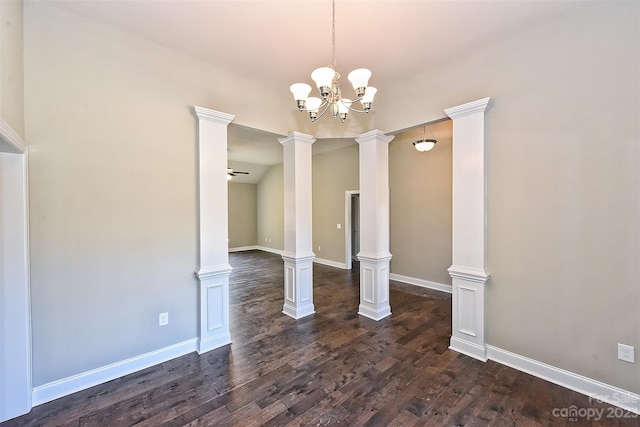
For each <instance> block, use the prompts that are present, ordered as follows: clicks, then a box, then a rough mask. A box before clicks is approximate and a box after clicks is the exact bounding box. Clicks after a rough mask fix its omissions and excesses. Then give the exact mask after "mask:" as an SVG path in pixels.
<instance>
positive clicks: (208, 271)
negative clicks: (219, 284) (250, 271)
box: [195, 263, 233, 280]
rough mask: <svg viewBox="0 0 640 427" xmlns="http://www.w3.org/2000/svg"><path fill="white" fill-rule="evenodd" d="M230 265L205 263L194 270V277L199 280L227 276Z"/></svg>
mask: <svg viewBox="0 0 640 427" xmlns="http://www.w3.org/2000/svg"><path fill="white" fill-rule="evenodd" d="M231 270H233V268H231V265H229V264H228V263H227V264H219V265H207V266H204V267H199V268H198V269H197V270H196V271H195V275H196V278H197V279H199V280H205V279H211V278H214V277H220V276H228V275H229V274H230V273H231Z"/></svg>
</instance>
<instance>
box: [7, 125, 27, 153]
mask: <svg viewBox="0 0 640 427" xmlns="http://www.w3.org/2000/svg"><path fill="white" fill-rule="evenodd" d="M0 139H1V140H2V142H3V143H4V144H2V146H0V151H6V152H11V153H17V154H24V153H25V152H26V151H27V146H26V144H25V143H24V140H23V139H22V138H21V137H20V135H18V133H17V132H16V131H14V130H13V128H12V127H11V126H9V123H7V122H5V121H4V119H3V118H2V117H0ZM5 145H6V146H5Z"/></svg>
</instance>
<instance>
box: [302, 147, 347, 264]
mask: <svg viewBox="0 0 640 427" xmlns="http://www.w3.org/2000/svg"><path fill="white" fill-rule="evenodd" d="M314 144H322V140H318V141H316V142H315V143H314ZM312 167H313V187H312V188H313V251H314V252H315V254H316V257H317V258H320V259H325V260H329V261H334V262H339V263H344V262H345V254H344V246H345V237H344V232H345V191H350V190H357V189H358V188H359V184H358V146H357V145H355V144H354V145H352V146H349V147H347V148H343V149H340V150H334V151H329V152H327V153H322V154H316V155H315V156H313V166H312ZM337 224H340V225H341V226H342V228H341V229H338V228H337ZM318 246H320V248H321V249H320V250H318Z"/></svg>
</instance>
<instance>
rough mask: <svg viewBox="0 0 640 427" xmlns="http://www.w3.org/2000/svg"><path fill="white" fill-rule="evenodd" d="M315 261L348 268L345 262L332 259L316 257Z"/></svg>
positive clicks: (344, 268)
mask: <svg viewBox="0 0 640 427" xmlns="http://www.w3.org/2000/svg"><path fill="white" fill-rule="evenodd" d="M313 262H315V263H317V264H322V265H328V266H329V267H335V268H341V269H343V270H347V266H346V264H345V263H343V262H338V261H331V260H330V259H322V258H316V259H315V260H314V261H313Z"/></svg>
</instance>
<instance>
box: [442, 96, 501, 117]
mask: <svg viewBox="0 0 640 427" xmlns="http://www.w3.org/2000/svg"><path fill="white" fill-rule="evenodd" d="M491 105H492V101H491V98H482V99H478V100H477V101H471V102H467V103H466V104H462V105H458V106H455V107H451V108H447V109H446V110H444V112H445V114H446V115H447V116H449V117H450V118H451V119H458V118H460V117H464V116H468V115H470V114H474V113H486V112H487V111H489V109H490V108H491Z"/></svg>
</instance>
